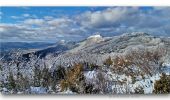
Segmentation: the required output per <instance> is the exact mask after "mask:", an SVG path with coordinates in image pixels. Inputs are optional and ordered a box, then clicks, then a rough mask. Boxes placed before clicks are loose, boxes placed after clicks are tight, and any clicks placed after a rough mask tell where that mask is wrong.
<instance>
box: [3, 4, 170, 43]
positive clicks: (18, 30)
mask: <svg viewBox="0 0 170 100" xmlns="http://www.w3.org/2000/svg"><path fill="white" fill-rule="evenodd" d="M169 11H170V7H168V8H161V9H160V8H153V9H152V10H150V11H148V12H146V11H142V10H141V9H140V8H138V7H113V8H107V9H105V10H102V11H93V12H92V11H87V12H83V13H82V14H80V15H74V16H70V17H57V18H55V17H53V16H44V17H43V18H41V19H40V18H32V17H31V16H33V15H29V14H25V15H24V14H23V16H25V17H26V18H27V17H28V18H29V19H28V18H27V19H25V20H24V21H21V22H20V23H18V24H0V34H1V37H0V39H1V40H2V39H4V40H8V39H9V40H10V39H14V38H15V39H18V40H25V41H56V40H57V39H63V38H67V39H73V40H75V38H76V40H78V39H80V38H81V39H82V38H86V37H88V36H89V35H91V34H93V33H96V32H100V33H101V35H104V36H113V35H117V34H122V33H125V32H134V31H143V32H149V33H152V34H154V35H160V34H161V35H165V36H170V34H169V31H170V27H169V26H170V23H169V22H170V17H169V16H170V13H168V12H169ZM15 17H17V16H15Z"/></svg>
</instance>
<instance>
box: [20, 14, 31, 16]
mask: <svg viewBox="0 0 170 100" xmlns="http://www.w3.org/2000/svg"><path fill="white" fill-rule="evenodd" d="M22 16H23V17H30V14H23V15H22Z"/></svg>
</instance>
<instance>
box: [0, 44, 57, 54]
mask: <svg viewBox="0 0 170 100" xmlns="http://www.w3.org/2000/svg"><path fill="white" fill-rule="evenodd" d="M53 44H54V43H46V42H31V43H28V42H1V43H0V51H1V52H3V51H10V50H14V49H21V50H28V49H39V48H44V47H47V46H50V45H53Z"/></svg>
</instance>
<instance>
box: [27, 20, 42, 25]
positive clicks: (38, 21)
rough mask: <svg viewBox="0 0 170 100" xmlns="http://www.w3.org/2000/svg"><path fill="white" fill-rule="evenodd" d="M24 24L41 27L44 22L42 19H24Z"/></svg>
mask: <svg viewBox="0 0 170 100" xmlns="http://www.w3.org/2000/svg"><path fill="white" fill-rule="evenodd" d="M24 23H25V24H28V25H42V24H43V23H44V20H43V19H26V20H25V21H24Z"/></svg>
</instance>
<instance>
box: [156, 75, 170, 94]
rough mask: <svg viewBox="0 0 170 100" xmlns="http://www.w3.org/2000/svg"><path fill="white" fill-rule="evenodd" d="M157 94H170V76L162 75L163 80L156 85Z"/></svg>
mask: <svg viewBox="0 0 170 100" xmlns="http://www.w3.org/2000/svg"><path fill="white" fill-rule="evenodd" d="M153 93H155V94H167V93H170V76H168V75H166V74H162V76H161V78H160V79H159V80H157V81H156V82H155V84H154V91H153Z"/></svg>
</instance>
